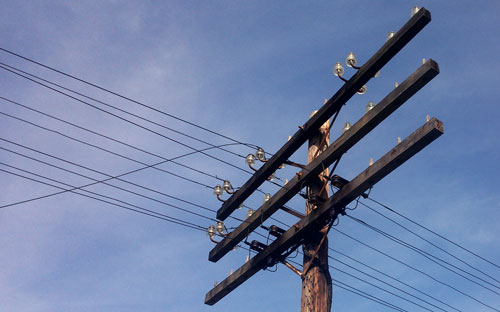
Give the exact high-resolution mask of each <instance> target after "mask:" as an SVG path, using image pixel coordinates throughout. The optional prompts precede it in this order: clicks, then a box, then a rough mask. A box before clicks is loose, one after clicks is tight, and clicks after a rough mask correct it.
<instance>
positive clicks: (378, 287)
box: [329, 265, 446, 312]
mask: <svg viewBox="0 0 500 312" xmlns="http://www.w3.org/2000/svg"><path fill="white" fill-rule="evenodd" d="M329 267H330V268H332V269H334V270H336V271H338V272H340V273H343V274H345V275H348V276H350V277H352V278H354V279H357V280H358V281H361V282H363V283H365V284H368V285H370V286H372V287H375V288H377V289H380V290H382V291H383V292H386V293H388V294H391V295H393V296H395V297H397V298H399V299H402V300H404V301H407V302H409V303H411V304H414V305H416V306H417V307H420V308H422V309H424V310H427V311H431V312H432V311H434V310H431V309H429V308H427V307H425V306H423V305H421V304H418V303H416V302H414V301H411V300H409V299H407V298H405V297H402V296H400V295H398V294H395V293H393V292H392V291H389V290H387V289H384V288H382V287H380V286H377V285H375V284H373V283H370V282H368V281H367V280H364V279H362V278H359V277H357V276H355V275H353V274H350V273H347V272H346V271H344V270H341V269H339V268H337V267H333V266H331V265H329ZM379 281H380V280H379ZM391 287H394V286H391ZM398 290H399V289H398ZM405 293H406V292H405ZM407 294H408V293H407ZM440 310H442V311H445V312H446V310H443V309H440Z"/></svg>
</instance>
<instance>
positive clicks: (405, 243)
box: [347, 215, 500, 295]
mask: <svg viewBox="0 0 500 312" xmlns="http://www.w3.org/2000/svg"><path fill="white" fill-rule="evenodd" d="M347 217H348V218H350V219H352V220H354V221H356V222H357V223H359V224H361V225H363V226H365V227H367V228H369V229H371V230H372V231H374V232H376V233H379V234H380V235H382V236H384V237H386V238H388V239H390V240H392V241H393V242H395V243H397V244H400V245H401V246H404V247H406V248H408V249H410V250H413V251H415V252H416V253H418V254H420V255H421V256H423V257H425V258H427V259H428V260H430V261H432V262H434V263H435V264H437V265H439V266H440V267H442V268H445V269H447V270H448V271H450V272H453V273H455V274H457V275H458V276H460V277H462V278H464V279H466V280H468V281H469V282H471V283H474V284H476V285H478V286H480V287H482V288H484V289H487V290H489V291H491V292H493V293H495V294H497V295H500V293H498V292H496V291H495V290H493V289H491V288H488V287H486V286H484V285H482V284H480V283H478V282H476V281H474V280H472V279H470V278H468V277H466V276H464V275H462V274H460V273H458V272H457V271H455V270H453V269H450V268H449V267H447V266H445V265H443V264H442V263H445V264H447V265H448V266H451V267H453V268H455V269H457V270H459V271H462V272H464V273H467V274H469V275H470V276H473V277H475V278H476V279H478V280H480V281H482V282H485V283H487V284H489V285H491V286H493V287H495V288H499V287H497V286H495V285H493V284H491V283H490V282H488V281H485V280H484V279H482V278H480V277H477V276H476V275H474V274H472V273H470V272H467V271H465V270H463V269H461V268H459V267H457V266H456V265H453V264H451V263H449V262H447V261H445V260H443V259H441V258H439V257H436V256H434V255H432V254H430V253H428V252H426V251H424V250H422V249H420V248H417V247H415V246H413V245H411V244H409V243H408V242H405V241H403V240H401V239H399V238H396V237H394V236H393V235H391V234H388V233H387V232H384V231H382V230H380V229H378V228H376V227H374V226H372V225H370V224H368V223H366V222H365V221H363V220H360V219H358V218H355V217H353V216H350V215H347ZM434 259H436V260H439V261H441V262H442V263H440V262H437V261H436V260H434Z"/></svg>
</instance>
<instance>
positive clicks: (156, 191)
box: [0, 138, 283, 238]
mask: <svg viewBox="0 0 500 312" xmlns="http://www.w3.org/2000/svg"><path fill="white" fill-rule="evenodd" d="M0 140H1V138H0ZM21 146H22V145H21ZM23 147H24V146H23ZM25 148H27V149H30V150H32V151H35V152H38V153H41V154H43V155H45V156H48V157H51V158H54V159H57V160H59V161H62V162H66V163H68V164H71V165H73V166H77V167H81V168H83V169H86V170H89V171H93V172H96V173H99V174H101V175H104V176H106V177H108V178H109V177H112V176H111V175H109V174H106V173H104V172H101V171H98V170H95V169H92V168H89V167H86V166H82V165H80V164H77V163H74V162H71V161H68V160H65V159H62V158H59V157H56V156H53V155H50V154H47V153H43V152H40V151H38V150H35V149H31V148H28V147H25ZM0 149H2V150H5V151H8V152H11V153H14V154H16V155H19V156H22V157H25V158H28V159H31V160H33V161H36V162H40V163H42V164H45V165H47V166H51V167H54V168H57V169H59V170H63V171H66V172H69V173H72V174H75V175H78V176H81V177H84V178H87V179H90V180H93V181H94V182H96V183H102V184H105V185H108V186H110V187H113V188H116V189H119V190H121V191H124V192H128V193H131V194H134V195H137V196H140V197H143V198H147V199H149V200H152V201H155V202H158V203H161V204H163V205H166V206H169V207H172V208H175V209H178V210H182V211H185V212H188V213H190V214H194V215H197V216H201V217H204V218H206V219H209V220H211V221H213V222H217V221H218V220H216V219H214V218H210V217H207V216H203V215H200V214H198V213H195V212H192V211H191V210H188V209H184V208H181V207H178V206H175V205H172V204H169V203H166V202H163V201H160V200H157V199H155V198H152V197H149V196H145V195H143V194H140V193H137V192H134V191H130V190H127V189H124V188H122V187H119V186H115V185H113V184H110V183H106V182H105V181H102V180H98V179H94V178H92V177H89V176H86V175H84V174H81V173H78V172H75V171H72V170H69V169H66V168H62V167H59V166H56V165H53V164H50V163H48V162H45V161H42V160H39V159H36V158H34V157H30V156H28V155H25V154H22V153H19V152H15V151H12V150H9V149H7V148H4V147H0ZM0 164H3V165H5V166H9V165H7V164H4V163H1V162H0ZM14 168H15V169H17V170H23V169H20V168H17V167H14ZM29 173H31V174H34V173H32V172H29ZM35 175H36V174H35ZM51 180H52V181H55V182H58V183H61V184H66V183H64V182H60V181H57V180H54V179H51ZM116 180H119V181H121V182H125V183H127V184H130V185H133V186H136V187H139V188H142V189H145V190H148V191H151V192H154V193H157V194H160V195H163V196H165V197H169V198H172V199H175V200H178V201H181V202H184V203H187V204H190V205H192V206H195V207H198V208H201V209H204V210H207V211H210V212H216V210H214V209H210V208H207V207H204V206H202V205H199V204H196V203H193V202H191V201H188V200H185V199H182V198H179V197H176V196H173V195H169V194H166V193H164V192H161V191H158V190H155V189H152V188H149V187H146V186H143V185H140V184H137V183H133V182H131V181H128V180H124V179H121V178H116ZM96 183H91V184H87V185H84V186H80V187H74V189H82V190H83V189H84V188H85V187H87V186H90V185H94V184H96ZM66 185H67V186H68V184H66ZM57 194H60V192H58V193H56V194H53V195H57ZM46 197H48V196H42V197H40V198H36V199H42V198H46ZM36 199H32V200H36ZM32 200H30V201H32ZM24 202H26V201H22V202H21V203H24ZM12 205H14V204H10V205H7V206H12ZM4 207H5V206H2V207H0V208H4ZM231 218H232V219H234V220H237V221H239V222H247V221H246V220H242V219H240V218H237V217H234V216H231ZM273 220H275V221H277V222H280V221H279V220H277V219H274V218H273ZM280 223H283V222H280ZM256 233H257V234H258V235H260V236H262V237H264V238H266V236H264V235H262V234H260V233H258V232H256Z"/></svg>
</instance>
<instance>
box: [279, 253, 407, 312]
mask: <svg viewBox="0 0 500 312" xmlns="http://www.w3.org/2000/svg"><path fill="white" fill-rule="evenodd" d="M288 262H290V263H293V264H295V265H297V266H299V267H300V266H301V264H300V263H298V262H297V261H294V260H288ZM332 282H335V283H332V284H333V285H334V286H337V287H340V288H342V289H344V290H347V291H349V292H352V293H354V294H356V295H358V296H361V297H364V298H366V299H368V300H371V301H374V302H377V303H379V304H381V305H384V306H386V307H388V308H391V309H393V310H396V311H406V310H404V309H403V308H401V307H398V306H396V305H394V304H392V303H389V302H387V301H385V300H383V299H381V298H378V297H376V296H373V295H370V294H369V293H367V292H365V291H362V290H360V289H358V288H355V287H353V286H351V285H348V284H346V283H344V282H341V281H339V280H337V279H334V278H332ZM336 283H337V284H336ZM339 284H340V285H339ZM341 285H343V286H341ZM406 312H408V311H406Z"/></svg>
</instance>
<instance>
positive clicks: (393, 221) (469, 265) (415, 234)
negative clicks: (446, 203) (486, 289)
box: [360, 202, 500, 288]
mask: <svg viewBox="0 0 500 312" xmlns="http://www.w3.org/2000/svg"><path fill="white" fill-rule="evenodd" d="M360 204H361V205H362V206H364V207H366V208H368V209H370V210H371V211H373V212H374V213H376V214H378V215H379V216H381V217H383V218H384V219H386V220H389V221H391V222H392V223H394V224H396V225H397V226H399V227H401V228H402V229H404V230H405V231H407V232H409V233H411V234H413V235H414V236H416V237H418V238H420V239H421V240H423V241H424V242H426V243H428V244H430V245H431V246H433V247H434V248H436V249H439V250H440V251H442V252H444V253H445V254H447V255H448V256H450V257H452V258H453V259H455V260H457V261H459V262H461V263H463V264H465V265H466V266H468V267H469V268H471V269H473V270H475V271H477V272H479V273H481V274H483V275H485V276H487V277H489V278H490V279H492V280H494V281H495V282H497V283H500V281H498V280H497V279H496V278H494V277H493V276H491V275H490V274H488V273H486V272H484V271H482V270H480V269H478V268H476V267H475V266H473V265H471V264H470V263H468V262H466V261H464V260H462V259H460V258H458V257H457V256H455V255H453V254H452V253H450V252H449V251H447V250H445V249H444V248H441V247H439V246H437V245H436V244H434V243H433V242H431V241H430V240H428V239H426V238H424V237H423V236H421V235H419V234H417V233H415V232H414V231H412V230H410V229H409V228H407V227H406V226H404V225H402V224H401V223H399V222H397V221H395V220H394V219H392V218H390V217H388V216H386V215H384V214H383V213H381V212H379V211H377V210H376V209H374V208H372V207H370V206H368V205H367V204H365V203H363V202H360ZM490 285H492V284H490ZM492 286H495V285H492ZM497 288H498V287H497Z"/></svg>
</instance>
